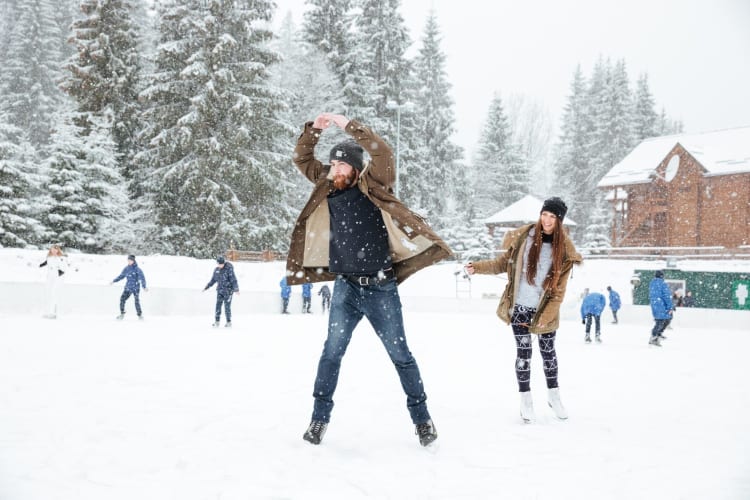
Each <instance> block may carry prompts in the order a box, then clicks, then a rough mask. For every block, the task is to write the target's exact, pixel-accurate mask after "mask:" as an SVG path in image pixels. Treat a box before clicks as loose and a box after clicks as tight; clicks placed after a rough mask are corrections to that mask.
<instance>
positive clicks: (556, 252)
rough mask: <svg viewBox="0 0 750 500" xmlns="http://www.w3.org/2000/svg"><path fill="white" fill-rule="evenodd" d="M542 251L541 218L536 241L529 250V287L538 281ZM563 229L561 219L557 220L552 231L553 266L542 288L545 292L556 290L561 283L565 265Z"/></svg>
mask: <svg viewBox="0 0 750 500" xmlns="http://www.w3.org/2000/svg"><path fill="white" fill-rule="evenodd" d="M541 251H542V219H541V218H540V219H539V220H538V221H537V222H536V226H534V241H533V243H532V244H531V248H530V249H529V258H528V261H527V262H526V281H528V283H529V285H533V284H534V280H535V279H536V266H537V264H538V263H539V254H540V253H541ZM563 252H564V248H563V227H562V222H560V219H559V218H555V229H554V231H552V266H550V268H549V272H548V273H547V277H546V278H544V283H543V284H542V287H543V288H544V289H545V290H552V291H554V290H556V289H557V283H558V281H560V273H561V270H562V263H563Z"/></svg>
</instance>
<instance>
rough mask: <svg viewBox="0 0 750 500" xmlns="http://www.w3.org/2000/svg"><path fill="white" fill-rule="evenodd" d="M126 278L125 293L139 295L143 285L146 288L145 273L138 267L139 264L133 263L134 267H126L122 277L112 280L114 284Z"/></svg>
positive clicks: (121, 274)
mask: <svg viewBox="0 0 750 500" xmlns="http://www.w3.org/2000/svg"><path fill="white" fill-rule="evenodd" d="M123 278H125V280H126V281H125V291H127V292H132V293H138V292H140V290H141V285H143V288H144V289H145V288H147V287H146V276H144V274H143V271H141V268H140V267H138V263H137V262H135V261H133V265H130V264H128V265H127V266H125V269H123V270H122V272H121V273H120V275H119V276H118V277H117V278H115V279H113V280H112V283H117V282H118V281H120V280H121V279H123Z"/></svg>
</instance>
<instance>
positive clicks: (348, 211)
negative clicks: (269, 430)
mask: <svg viewBox="0 0 750 500" xmlns="http://www.w3.org/2000/svg"><path fill="white" fill-rule="evenodd" d="M331 125H336V126H337V127H339V128H341V129H342V130H344V131H345V132H346V133H347V134H349V135H350V136H351V137H352V138H351V139H349V140H347V141H344V142H341V143H339V144H337V145H336V146H335V147H334V148H333V149H332V150H331V152H330V154H329V162H330V165H324V164H323V163H321V162H320V161H319V160H317V159H315V155H314V151H315V146H316V144H317V143H318V140H319V139H320V136H321V134H322V133H323V131H324V130H325V129H327V128H328V127H330V126H331ZM365 151H367V153H368V154H369V156H370V161H367V162H366V161H365V159H364V152H365ZM293 159H294V163H295V164H296V166H297V168H299V170H300V171H301V172H302V174H303V175H304V176H305V177H307V178H308V179H309V180H310V181H311V182H313V183H314V185H315V187H314V188H313V191H312V194H311V195H310V198H309V200H308V202H307V204H306V205H305V207H304V208H303V209H302V212H301V213H300V216H299V218H298V219H297V222H296V224H295V227H294V230H293V233H292V241H291V244H290V247H289V255H288V258H287V280H288V281H289V284H290V285H295V284H302V283H306V282H316V281H334V285H333V296H332V298H331V310H330V313H329V316H328V337H327V339H326V341H325V344H324V346H323V353H322V354H321V356H320V361H319V362H318V371H317V375H316V377H315V384H314V389H313V398H314V404H313V412H312V419H311V422H310V425H309V426H308V428H307V431H306V432H305V433H304V435H303V439H304V440H305V441H308V442H310V443H312V444H316V445H317V444H320V442H321V440H322V439H323V435H324V434H325V432H326V429H327V427H328V423H329V422H330V417H331V410H332V409H333V394H334V392H335V390H336V385H337V383H338V377H339V371H340V368H341V360H342V358H343V357H344V354H345V353H346V348H347V346H348V345H349V341H350V340H351V336H352V332H353V331H354V328H355V327H356V326H357V324H358V323H359V321H360V320H361V319H362V318H363V317H366V318H367V319H368V321H369V322H370V324H371V325H372V327H373V329H374V330H375V332H376V333H377V335H378V337H379V338H380V340H381V341H382V343H383V346H384V347H385V349H386V351H387V353H388V356H389V357H390V358H391V361H392V362H393V364H394V366H395V368H396V372H397V373H398V376H399V378H400V380H401V386H402V387H403V390H404V392H405V394H406V406H407V409H408V410H409V415H410V417H411V420H412V423H413V424H414V425H415V430H416V434H417V436H419V442H420V443H421V444H422V445H423V446H428V445H429V444H430V443H432V442H433V441H435V439H436V438H437V431H436V429H435V425H434V424H433V422H432V418H431V417H430V413H429V411H428V410H427V403H426V400H427V395H426V393H425V391H424V387H423V383H422V376H421V375H420V372H419V368H418V366H417V362H416V360H415V359H414V357H413V356H412V354H411V352H410V350H409V347H408V345H407V342H406V335H405V332H404V322H403V316H402V311H401V299H400V296H399V293H398V284H399V283H401V282H402V281H403V280H405V279H406V278H407V277H409V276H411V275H412V274H414V273H415V272H417V271H418V270H420V269H422V268H424V267H426V266H429V265H431V264H433V263H435V262H438V261H440V260H442V259H444V258H446V257H448V256H449V255H450V254H451V251H450V249H449V248H448V246H447V245H446V244H445V242H443V240H441V239H440V237H438V236H437V235H436V234H435V233H434V232H433V231H432V229H430V227H429V226H428V225H427V223H426V222H425V220H424V219H423V218H422V217H420V216H419V215H417V214H416V213H414V212H412V211H411V210H409V209H408V208H407V207H406V206H405V205H404V204H403V203H401V201H399V200H398V199H397V198H396V197H395V196H394V194H393V185H394V182H395V175H396V171H395V162H394V156H393V151H392V149H391V148H390V146H388V145H387V144H386V143H385V141H383V139H382V138H380V136H378V135H377V134H375V133H374V132H373V131H372V130H370V129H369V128H368V127H366V126H365V125H363V124H361V123H359V122H357V121H356V120H349V119H347V118H346V117H344V116H343V115H337V114H332V113H323V114H321V115H319V116H318V117H316V118H315V120H314V121H311V122H307V123H306V124H305V128H304V130H303V132H302V135H300V137H299V139H298V140H297V146H296V147H295V150H294V158H293Z"/></svg>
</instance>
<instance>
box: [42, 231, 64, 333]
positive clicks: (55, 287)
mask: <svg viewBox="0 0 750 500" xmlns="http://www.w3.org/2000/svg"><path fill="white" fill-rule="evenodd" d="M39 267H46V268H47V282H46V287H45V303H46V305H45V308H46V312H45V313H44V317H45V318H49V319H55V318H57V308H58V307H57V306H58V299H59V297H60V286H61V285H62V282H63V276H64V275H65V271H67V270H68V259H67V257H66V256H65V254H64V253H63V251H62V248H60V245H52V246H51V247H50V248H49V251H48V252H47V258H46V259H45V261H44V262H42V263H41V264H39Z"/></svg>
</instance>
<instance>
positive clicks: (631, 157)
mask: <svg viewBox="0 0 750 500" xmlns="http://www.w3.org/2000/svg"><path fill="white" fill-rule="evenodd" d="M677 144H680V145H681V146H682V147H683V148H685V150H686V151H687V152H688V153H690V154H691V155H692V156H693V157H694V158H695V159H696V160H698V161H699V162H700V164H701V165H702V166H703V167H704V168H705V169H706V172H705V175H708V176H711V175H728V174H736V173H745V172H750V127H739V128H732V129H726V130H716V131H713V132H704V133H699V134H676V135H666V136H663V137H654V138H651V139H646V140H644V141H643V142H641V143H640V144H638V145H637V146H636V147H635V149H633V151H631V152H630V153H629V154H628V155H627V156H626V157H625V158H623V160H622V161H621V162H620V163H618V164H617V165H615V166H614V167H612V169H611V170H610V171H609V172H607V175H605V176H604V177H603V178H602V180H600V181H599V184H597V186H598V187H609V186H622V185H625V184H642V183H645V182H651V178H652V174H653V173H654V172H655V171H656V168H657V167H658V166H659V164H660V163H661V162H662V161H663V160H664V159H665V158H666V156H667V154H669V152H670V151H671V150H672V148H674V147H675V146H676V145H677Z"/></svg>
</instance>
